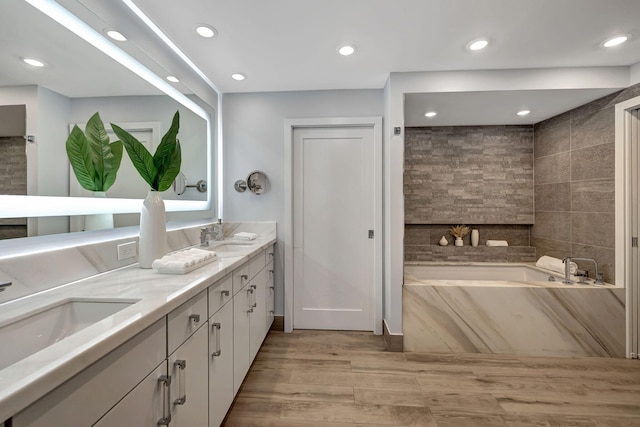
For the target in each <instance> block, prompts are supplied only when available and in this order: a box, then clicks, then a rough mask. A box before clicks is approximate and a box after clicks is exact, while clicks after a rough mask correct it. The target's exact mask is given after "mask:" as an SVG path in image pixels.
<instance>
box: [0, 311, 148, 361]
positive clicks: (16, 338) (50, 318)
mask: <svg viewBox="0 0 640 427" xmlns="http://www.w3.org/2000/svg"><path fill="white" fill-rule="evenodd" d="M135 302H137V300H131V299H97V298H68V299H65V300H62V301H58V302H56V303H54V304H51V305H47V306H44V307H40V308H38V309H36V310H33V311H31V312H29V313H26V314H25V315H23V316H19V317H18V318H16V319H11V320H10V321H9V322H5V323H4V324H0V343H2V345H0V369H4V368H6V367H7V366H10V365H12V364H14V363H15V362H17V361H19V360H21V359H24V358H25V357H28V356H30V355H32V354H34V353H37V352H38V351H40V350H42V349H44V348H46V347H48V346H50V345H52V344H55V343H56V342H58V341H60V340H63V339H64V338H66V337H68V336H70V335H73V334H75V333H76V332H78V331H80V330H82V329H84V328H86V327H88V326H90V325H92V324H94V323H96V322H99V321H100V320H102V319H105V318H107V317H109V316H111V315H112V314H114V313H117V312H118V311H120V310H122V309H124V308H127V307H129V306H130V305H131V304H134V303H135Z"/></svg>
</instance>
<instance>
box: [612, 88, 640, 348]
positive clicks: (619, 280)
mask: <svg viewBox="0 0 640 427" xmlns="http://www.w3.org/2000/svg"><path fill="white" fill-rule="evenodd" d="M638 108H640V96H637V97H635V98H631V99H629V100H627V101H624V102H620V103H618V104H616V106H615V222H616V224H615V227H616V228H615V229H616V239H615V242H616V247H615V260H616V272H615V281H616V286H618V287H620V286H624V287H625V288H626V289H625V296H626V298H625V310H626V356H627V357H628V358H631V357H632V356H633V355H632V353H635V351H633V350H634V348H633V347H634V340H635V339H637V337H636V338H634V337H633V336H632V333H633V332H634V331H635V328H636V327H637V325H634V315H633V311H634V310H640V307H636V304H638V301H636V297H637V295H638V293H639V292H640V284H638V283H634V282H633V280H632V269H633V267H634V265H633V263H637V262H638V260H637V259H634V256H633V254H634V249H633V248H632V246H631V237H632V236H633V234H632V232H633V226H632V216H633V215H632V212H633V211H632V209H633V196H632V194H631V190H632V184H631V180H632V170H633V164H632V159H631V143H632V135H631V125H630V123H631V121H632V116H631V112H632V111H633V110H636V109H638ZM637 250H638V249H635V251H637ZM635 357H636V358H637V357H638V355H637V353H635Z"/></svg>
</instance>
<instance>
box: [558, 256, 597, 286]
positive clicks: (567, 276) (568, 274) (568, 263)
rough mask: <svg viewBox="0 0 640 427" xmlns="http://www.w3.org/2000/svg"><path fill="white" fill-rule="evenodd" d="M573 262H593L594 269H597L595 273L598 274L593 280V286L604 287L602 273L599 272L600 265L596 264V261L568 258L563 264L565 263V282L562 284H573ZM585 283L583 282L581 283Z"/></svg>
mask: <svg viewBox="0 0 640 427" xmlns="http://www.w3.org/2000/svg"><path fill="white" fill-rule="evenodd" d="M572 261H589V262H592V263H593V265H594V267H595V273H596V277H595V279H594V280H593V284H594V285H602V284H603V281H602V277H603V275H602V273H600V272H599V271H598V263H597V262H596V260H595V259H593V258H577V257H573V258H571V257H566V258H564V259H563V260H562V262H564V281H563V282H562V283H573V282H572V281H571V262H572ZM580 283H583V282H580Z"/></svg>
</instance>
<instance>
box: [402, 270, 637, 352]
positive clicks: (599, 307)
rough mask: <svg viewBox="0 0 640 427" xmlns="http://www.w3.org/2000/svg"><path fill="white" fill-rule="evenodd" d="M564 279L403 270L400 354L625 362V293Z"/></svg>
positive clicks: (528, 273) (537, 273) (542, 274)
mask: <svg viewBox="0 0 640 427" xmlns="http://www.w3.org/2000/svg"><path fill="white" fill-rule="evenodd" d="M563 279H564V276H563V275H562V274H557V273H553V272H551V271H548V270H544V269H540V268H537V267H535V266H534V265H531V264H517V263H469V264H462V263H461V264H455V263H415V262H412V263H407V264H406V265H405V273H404V286H403V293H402V304H403V307H402V322H403V334H404V350H405V351H420V352H434V353H502V354H518V355H546V356H605V357H607V356H609V357H624V356H625V304H624V298H625V290H624V288H619V287H615V286H612V285H609V284H605V285H593V284H589V285H583V284H577V283H574V284H565V283H562V281H563ZM550 280H551V281H550Z"/></svg>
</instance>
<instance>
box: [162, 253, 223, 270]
mask: <svg viewBox="0 0 640 427" xmlns="http://www.w3.org/2000/svg"><path fill="white" fill-rule="evenodd" d="M216 258H217V254H216V253H215V252H211V251H205V250H203V249H197V248H191V249H186V250H184V251H180V252H174V253H172V254H168V255H165V256H163V257H162V258H160V259H157V260H155V261H153V263H152V264H151V267H152V268H155V269H156V270H184V269H188V268H190V267H194V266H196V265H198V264H203V263H205V262H211V260H214V259H216Z"/></svg>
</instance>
